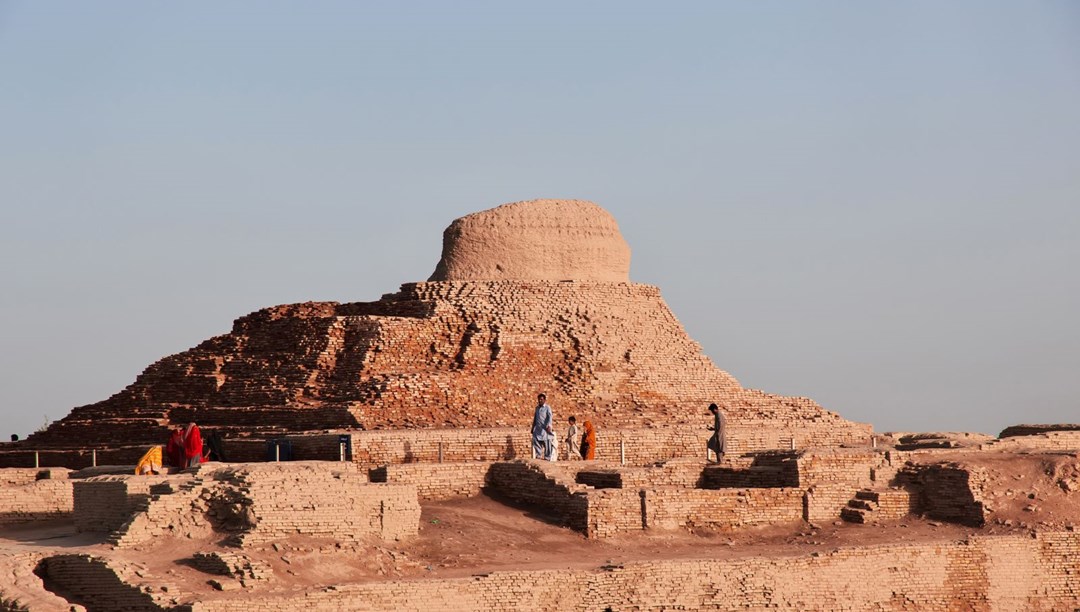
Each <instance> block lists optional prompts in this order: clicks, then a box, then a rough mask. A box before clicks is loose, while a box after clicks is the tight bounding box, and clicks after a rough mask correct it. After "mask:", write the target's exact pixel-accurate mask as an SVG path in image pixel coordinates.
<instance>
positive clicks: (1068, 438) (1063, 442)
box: [986, 428, 1080, 451]
mask: <svg viewBox="0 0 1080 612" xmlns="http://www.w3.org/2000/svg"><path fill="white" fill-rule="evenodd" d="M1010 429H1011V428H1010ZM1002 435H1003V436H1004V432H1002ZM986 446H987V447H989V448H993V449H995V450H1009V451H1022V450H1035V451H1038V450H1044V451H1078V450H1080V431H1051V432H1046V433H1039V434H1030V435H1020V434H1013V435H1012V436H1011V437H1007V438H1003V439H1001V440H995V441H994V442H991V443H989V444H988V445H986Z"/></svg>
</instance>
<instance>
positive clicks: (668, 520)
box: [644, 488, 803, 529]
mask: <svg viewBox="0 0 1080 612" xmlns="http://www.w3.org/2000/svg"><path fill="white" fill-rule="evenodd" d="M644 493H645V513H646V525H647V526H648V528H649V529H676V528H680V527H691V526H699V527H714V528H719V529H734V528H737V527H747V526H756V525H769V524H782V523H791V522H795V521H801V520H802V519H803V492H802V491H801V490H799V489H716V490H710V489H681V488H662V489H648V490H646V491H645V492H644Z"/></svg>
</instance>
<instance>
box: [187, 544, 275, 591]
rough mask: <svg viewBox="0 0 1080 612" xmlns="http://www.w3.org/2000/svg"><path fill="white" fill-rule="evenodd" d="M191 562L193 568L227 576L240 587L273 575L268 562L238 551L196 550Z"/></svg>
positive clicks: (266, 579)
mask: <svg viewBox="0 0 1080 612" xmlns="http://www.w3.org/2000/svg"><path fill="white" fill-rule="evenodd" d="M191 562H192V565H193V566H194V567H195V569H198V570H199V571H202V572H206V573H207V574H213V575H215V576H227V577H229V578H232V579H234V580H236V581H237V582H238V583H239V586H241V587H246V586H248V585H249V584H250V583H252V582H266V581H269V580H271V579H272V578H273V577H274V571H273V569H272V568H271V567H270V565H269V564H268V563H266V562H265V561H259V560H256V559H252V558H251V557H249V556H248V555H245V554H242V553H238V552H225V551H213V552H197V553H195V554H194V555H193V556H192V558H191ZM218 584H219V585H220V584H221V583H220V582H219V583H218Z"/></svg>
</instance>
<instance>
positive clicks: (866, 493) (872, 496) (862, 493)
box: [855, 489, 881, 503]
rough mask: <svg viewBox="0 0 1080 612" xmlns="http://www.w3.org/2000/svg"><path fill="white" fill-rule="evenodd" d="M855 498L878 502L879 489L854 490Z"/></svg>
mask: <svg viewBox="0 0 1080 612" xmlns="http://www.w3.org/2000/svg"><path fill="white" fill-rule="evenodd" d="M855 499H862V500H866V501H872V502H874V503H878V502H880V501H881V491H874V490H873V489H861V490H859V491H856V492H855Z"/></svg>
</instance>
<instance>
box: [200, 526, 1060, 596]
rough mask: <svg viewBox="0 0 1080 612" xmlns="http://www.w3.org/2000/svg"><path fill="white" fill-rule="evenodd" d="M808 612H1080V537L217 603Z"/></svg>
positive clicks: (396, 585)
mask: <svg viewBox="0 0 1080 612" xmlns="http://www.w3.org/2000/svg"><path fill="white" fill-rule="evenodd" d="M609 607H610V608H611V609H613V610H620V611H633V610H654V609H685V610H705V609H708V610H731V611H735V610H746V609H779V610H799V611H815V610H820V611H829V612H832V611H837V610H881V611H883V612H892V611H896V612H899V611H910V610H920V611H942V612H946V611H948V612H951V611H953V610H990V609H992V610H1024V611H1031V612H1035V611H1050V610H1071V609H1074V608H1077V607H1080V541H1078V536H1077V534H1076V533H1073V532H1066V533H1053V534H1045V533H1044V534H1039V535H1038V536H1036V537H1035V538H1031V537H1029V536H989V537H980V538H972V539H970V540H968V541H964V542H932V543H927V544H910V545H902V544H894V545H882V546H873V547H862V548H844V549H838V550H835V551H833V552H827V553H822V554H819V553H813V554H811V555H803V556H798V557H780V558H771V559H770V558H761V557H756V558H750V559H736V560H694V561H665V562H645V563H634V564H627V565H626V566H615V567H610V568H607V571H603V570H599V571H598V570H551V571H541V572H525V571H521V572H495V573H491V574H487V575H483V576H475V577H470V578H461V579H454V580H411V581H407V582H383V583H377V584H365V585H348V586H341V587H338V588H336V589H335V590H333V591H318V592H309V593H306V594H304V595H300V596H293V597H283V598H265V599H261V598H260V599H254V598H252V599H244V600H239V599H236V600H229V601H216V602H215V601H207V602H203V603H199V604H196V605H195V606H194V607H193V609H194V610H200V611H205V612H210V611H213V612H262V611H263V610H265V609H268V608H273V609H291V608H338V609H369V610H397V609H427V610H481V609H482V610H508V611H509V610H526V609H531V610H540V609H551V610H554V609H559V610H580V611H586V610H588V611H594V610H603V609H605V608H609Z"/></svg>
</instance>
